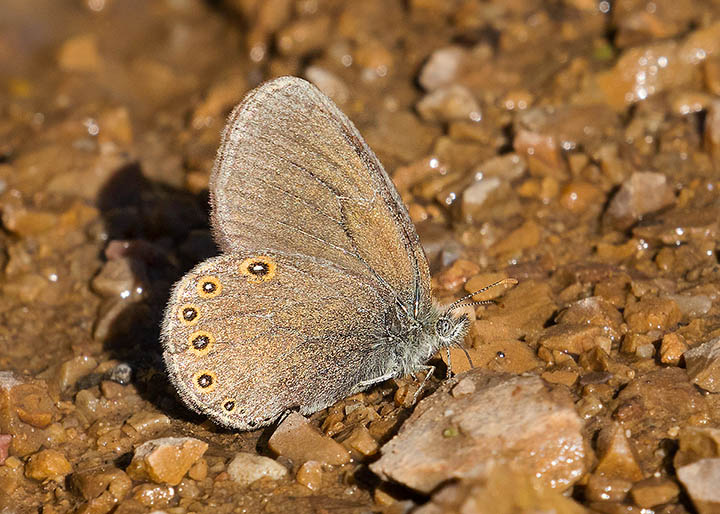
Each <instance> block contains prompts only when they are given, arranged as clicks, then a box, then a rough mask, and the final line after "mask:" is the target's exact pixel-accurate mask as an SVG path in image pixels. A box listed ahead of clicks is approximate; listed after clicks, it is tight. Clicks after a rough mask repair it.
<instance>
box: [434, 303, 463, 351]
mask: <svg viewBox="0 0 720 514" xmlns="http://www.w3.org/2000/svg"><path fill="white" fill-rule="evenodd" d="M469 328H470V320H469V319H468V317H467V314H461V315H459V316H458V315H454V314H453V313H452V311H451V310H447V311H445V312H444V313H443V314H442V315H441V316H440V317H439V318H438V320H437V321H436V322H435V336H436V337H437V339H438V341H439V342H440V346H441V347H446V346H453V345H458V344H461V343H462V341H463V339H464V338H465V334H467V332H468V329H469Z"/></svg>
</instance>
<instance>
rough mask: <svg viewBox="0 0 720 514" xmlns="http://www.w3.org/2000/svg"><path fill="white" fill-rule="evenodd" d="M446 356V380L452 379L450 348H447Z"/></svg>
mask: <svg viewBox="0 0 720 514" xmlns="http://www.w3.org/2000/svg"><path fill="white" fill-rule="evenodd" d="M445 355H447V372H446V374H445V378H450V377H451V376H452V360H451V359H450V347H449V346H446V347H445Z"/></svg>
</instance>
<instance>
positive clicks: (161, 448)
mask: <svg viewBox="0 0 720 514" xmlns="http://www.w3.org/2000/svg"><path fill="white" fill-rule="evenodd" d="M207 447H208V445H207V443H206V442H204V441H200V440H198V439H194V438H192V437H164V438H162V439H153V440H151V441H147V442H146V443H143V444H142V445H141V446H138V447H137V448H136V449H135V453H134V455H133V459H132V462H130V465H129V466H128V469H127V473H128V475H130V477H131V478H133V479H134V480H147V479H150V480H152V481H153V482H156V483H158V484H169V485H177V484H179V483H180V481H181V480H182V478H183V477H184V476H185V473H187V471H188V470H189V469H190V467H191V466H192V465H193V464H194V463H195V462H196V461H197V460H198V459H200V458H201V457H202V456H203V454H204V453H205V450H207Z"/></svg>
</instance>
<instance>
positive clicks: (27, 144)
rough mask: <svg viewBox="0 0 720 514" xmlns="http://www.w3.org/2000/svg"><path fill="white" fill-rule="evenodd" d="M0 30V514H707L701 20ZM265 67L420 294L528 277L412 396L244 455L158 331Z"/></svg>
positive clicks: (283, 8) (205, 246) (717, 215)
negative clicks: (428, 278)
mask: <svg viewBox="0 0 720 514" xmlns="http://www.w3.org/2000/svg"><path fill="white" fill-rule="evenodd" d="M2 11H3V14H2V17H0V113H1V115H0V219H1V222H2V225H1V229H0V266H1V267H2V275H1V276H0V512H3V513H16V512H17V513H25V512H38V511H40V512H43V513H56V512H57V513H65V512H87V513H91V512H92V513H105V512H116V513H133V512H146V511H152V510H155V511H158V510H162V511H165V512H169V513H177V514H182V513H186V512H280V511H287V510H288V509H292V510H293V511H294V512H298V513H301V512H391V513H400V512H411V511H417V512H518V511H520V512H525V511H529V510H532V509H544V511H548V512H550V511H553V512H582V511H584V510H590V511H594V512H607V513H625V512H627V513H632V512H641V509H645V510H642V512H650V511H652V512H662V513H666V514H670V513H673V514H680V513H685V512H701V513H705V512H717V511H718V509H720V498H719V497H718V494H717V487H716V484H717V480H718V477H720V450H719V448H720V396H718V392H720V385H718V384H720V339H718V337H720V310H719V307H718V304H716V300H718V296H719V294H720V266H719V265H718V242H717V241H718V232H719V231H720V226H719V225H718V223H720V222H719V220H720V190H719V189H718V188H719V187H720V4H717V2H692V1H691V0H679V1H678V0H673V1H670V0H658V1H654V2H646V1H635V0H622V1H617V2H612V4H611V3H609V2H604V1H601V2H595V1H586V0H566V1H562V2H553V3H547V2H539V1H509V2H508V1H505V2H500V1H497V2H495V1H489V2H488V1H477V0H451V1H447V0H407V1H400V0H390V1H374V0H373V1H370V0H368V1H363V2H352V1H345V2H344V1H340V0H294V1H293V0H265V1H261V0H225V1H222V0H216V1H212V2H201V1H199V0H164V1H160V0H158V1H141V0H123V1H120V0H84V1H73V2H70V1H48V0H35V1H32V2H26V1H21V0H6V1H5V2H4V4H3V8H2ZM283 74H293V75H298V76H302V77H305V78H307V79H309V80H311V81H312V82H314V83H315V84H316V85H318V87H320V88H321V89H322V90H323V91H324V92H325V93H326V94H328V95H329V96H331V97H332V98H333V100H334V101H335V102H336V103H338V105H339V106H340V107H341V109H342V110H343V111H344V112H345V113H346V114H347V115H348V116H349V117H350V118H351V119H352V120H353V121H354V122H355V123H356V124H357V126H358V128H359V129H360V131H361V132H362V133H363V135H364V136H365V138H366V139H367V141H368V143H369V145H370V146H371V147H372V148H373V149H374V150H375V152H376V153H377V154H378V156H379V157H380V159H381V161H382V162H383V163H384V165H385V167H386V169H387V170H388V172H389V173H390V174H391V175H392V177H393V179H394V181H395V183H396V184H397V186H398V189H399V191H400V193H401V195H402V197H403V199H404V200H405V202H406V204H407V206H408V210H409V212H410V215H411V217H412V219H413V221H414V222H415V224H416V226H417V229H418V232H419V234H420V237H421V240H422V243H423V246H424V247H425V250H426V252H427V254H428V258H429V260H430V262H431V265H432V269H433V273H434V278H433V286H434V288H435V292H436V295H437V296H438V297H439V298H440V299H442V300H448V301H449V300H452V299H456V298H459V297H460V296H462V295H464V294H467V293H468V292H472V291H474V290H477V289H479V288H481V287H483V286H485V285H487V284H490V283H492V282H494V281H496V280H498V279H500V278H503V277H513V278H515V279H517V280H518V281H519V284H518V285H517V286H515V287H514V288H510V289H507V290H504V291H494V293H495V294H502V296H501V298H500V299H499V302H498V304H495V305H487V306H480V307H478V308H477V310H470V311H468V314H469V315H470V316H472V317H473V319H474V321H473V325H472V329H471V332H470V335H469V337H468V339H467V341H466V344H467V350H468V353H469V355H470V356H471V357H472V359H473V362H474V364H475V369H473V370H470V371H467V372H466V374H462V375H459V376H458V377H455V378H454V379H452V380H450V381H448V380H446V379H445V367H446V366H445V365H444V364H443V359H445V360H446V359H447V357H446V356H445V355H438V356H437V357H436V359H435V361H436V362H435V364H437V368H438V369H437V371H436V374H435V376H434V377H432V379H431V380H430V381H429V382H430V386H429V388H428V391H427V392H426V393H425V396H426V399H425V400H423V401H421V402H420V404H418V405H413V403H412V399H413V397H414V393H415V391H416V389H417V387H418V382H416V381H414V380H413V379H412V378H410V377H407V378H403V379H398V380H394V381H389V382H387V383H384V384H382V385H380V386H378V387H375V388H374V389H372V390H370V391H367V392H365V393H363V394H359V395H356V396H353V397H351V398H348V399H346V400H344V401H342V402H340V403H339V404H337V405H335V406H333V407H331V408H329V409H326V410H325V411H321V412H319V413H317V414H315V415H313V416H311V418H310V420H309V422H305V421H302V420H298V419H297V418H296V417H294V416H293V417H292V418H288V420H286V421H287V423H288V424H283V426H282V427H280V428H279V429H278V428H277V427H269V428H267V429H264V430H259V431H255V432H246V433H234V432H230V431H227V430H223V429H221V428H218V427H216V426H214V425H212V424H211V423H210V422H208V421H206V420H205V419H203V418H202V417H198V416H195V415H193V414H191V413H189V412H188V411H187V410H186V409H185V408H184V407H183V406H182V404H181V403H180V402H179V400H178V399H177V397H176V395H175V392H174V390H173V389H172V387H171V386H170V384H169V383H168V381H167V379H166V377H165V375H164V371H163V366H162V362H161V359H160V347H159V344H158V332H159V328H158V326H159V320H160V318H161V315H162V309H163V308H164V305H165V302H166V300H167V297H168V293H169V289H170V287H171V285H172V284H173V282H174V281H176V280H177V279H178V278H180V277H181V276H182V275H183V273H184V272H185V271H187V270H188V269H189V268H191V267H192V266H193V265H194V264H196V263H197V262H199V261H200V260H202V259H204V258H206V257H208V256H211V255H215V254H216V253H217V249H216V248H215V246H214V244H213V242H212V238H211V235H210V230H209V226H208V217H207V209H208V205H207V181H208V175H209V171H210V168H211V166H212V161H213V159H214V157H215V151H216V148H217V144H218V141H219V134H220V130H221V128H222V126H223V125H224V122H225V116H226V115H227V113H228V112H229V111H230V109H231V108H232V107H233V106H234V104H236V103H237V102H238V101H239V100H240V99H241V98H242V97H243V95H244V94H245V93H246V92H247V91H248V90H249V89H251V88H252V87H254V86H255V85H257V84H259V83H260V82H262V81H263V80H266V79H269V78H272V77H275V76H279V75H283ZM478 299H481V298H478ZM451 358H452V362H453V367H454V368H455V371H456V372H461V371H464V370H466V369H468V368H469V366H468V365H467V364H465V362H466V361H465V355H464V353H463V352H462V351H460V350H458V351H457V352H456V351H453V353H452V354H451ZM518 375H523V376H522V377H519V376H518ZM518 384H520V385H518ZM513 395H515V396H513ZM541 406H544V407H543V408H540V407H541ZM428 413H436V414H433V415H432V416H430V414H428ZM474 414H477V416H474ZM478 416H480V417H482V419H481V422H478V419H479V418H478ZM429 419H430V420H431V421H432V420H434V421H432V422H430V421H428V420H429ZM518 426H520V427H523V426H526V427H528V429H527V430H519V429H518ZM538 427H541V428H542V430H540V429H539V428H538ZM531 428H533V429H534V430H531ZM396 435H397V437H396V438H394V439H393V437H394V436H396ZM391 440H392V443H390V444H389V445H388V446H385V445H387V444H388V441H391ZM423 445H431V446H423ZM393 449H399V450H396V451H395V453H394V454H393V453H392V452H393ZM440 450H442V451H440ZM398 452H399V453H398ZM389 455H394V457H393V458H394V459H395V460H397V461H398V462H397V463H394V462H393V458H391V457H389ZM422 455H432V459H430V458H427V459H424V458H419V460H413V459H418V456H420V457H422ZM478 455H481V457H478ZM463 459H464V460H463ZM408 462H410V463H414V464H412V465H407V463H408ZM418 462H419V463H418ZM423 466H426V467H423ZM430 474H432V480H431V481H428V477H429V476H430ZM713 484H714V485H713Z"/></svg>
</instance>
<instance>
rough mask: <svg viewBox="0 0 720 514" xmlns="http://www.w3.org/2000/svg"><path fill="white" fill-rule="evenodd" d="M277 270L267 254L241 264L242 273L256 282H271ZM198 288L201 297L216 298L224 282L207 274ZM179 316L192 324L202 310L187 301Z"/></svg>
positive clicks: (185, 322) (189, 324)
mask: <svg viewBox="0 0 720 514" xmlns="http://www.w3.org/2000/svg"><path fill="white" fill-rule="evenodd" d="M276 270H277V264H276V263H275V260H274V259H272V258H271V257H267V256H265V255H258V256H255V257H250V258H249V259H245V260H244V261H243V262H242V263H241V264H240V273H241V274H242V275H243V276H245V277H247V279H248V282H251V283H254V284H259V283H260V282H269V281H270V280H272V279H273V278H274V277H275V271H276ZM196 290H197V293H198V295H199V296H200V298H205V299H208V298H215V297H217V296H220V293H222V283H220V280H219V279H218V278H217V277H213V276H211V275H205V276H202V277H200V279H199V280H198V282H197V286H196ZM178 317H179V318H180V321H181V323H183V324H184V325H186V326H192V325H195V324H196V323H197V322H198V321H199V320H200V310H199V309H198V306H197V305H194V304H192V303H186V304H185V305H183V306H182V307H180V310H179V311H178Z"/></svg>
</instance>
